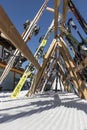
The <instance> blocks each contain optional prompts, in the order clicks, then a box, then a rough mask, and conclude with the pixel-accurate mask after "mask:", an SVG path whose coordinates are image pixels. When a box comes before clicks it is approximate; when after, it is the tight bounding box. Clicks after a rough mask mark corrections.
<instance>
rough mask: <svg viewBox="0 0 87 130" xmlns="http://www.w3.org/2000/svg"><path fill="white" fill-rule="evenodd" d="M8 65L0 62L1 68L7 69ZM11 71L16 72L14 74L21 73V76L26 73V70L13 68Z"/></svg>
mask: <svg viewBox="0 0 87 130" xmlns="http://www.w3.org/2000/svg"><path fill="white" fill-rule="evenodd" d="M6 65H7V64H5V63H2V62H0V68H5V67H6ZM11 71H14V72H16V73H19V74H23V73H24V70H21V69H16V68H11Z"/></svg>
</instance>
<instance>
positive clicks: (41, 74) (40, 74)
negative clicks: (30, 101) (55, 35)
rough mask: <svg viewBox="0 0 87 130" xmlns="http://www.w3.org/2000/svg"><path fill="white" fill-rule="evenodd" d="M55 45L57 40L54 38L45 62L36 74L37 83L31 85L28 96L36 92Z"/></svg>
mask: <svg viewBox="0 0 87 130" xmlns="http://www.w3.org/2000/svg"><path fill="white" fill-rule="evenodd" d="M55 46H56V40H55V39H54V40H53V41H52V43H51V45H50V47H49V49H48V51H47V53H46V55H45V56H44V61H43V64H42V68H41V69H40V70H39V71H38V73H37V75H36V80H35V81H36V83H34V84H33V85H32V86H31V88H30V89H29V91H28V93H27V96H28V95H29V94H30V95H31V94H32V93H34V92H35V90H36V88H37V87H38V84H39V82H40V80H41V77H42V76H43V74H44V70H45V68H46V65H47V62H48V60H49V58H50V56H51V54H52V52H53V50H54V49H55Z"/></svg>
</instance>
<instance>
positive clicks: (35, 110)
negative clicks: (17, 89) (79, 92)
mask: <svg viewBox="0 0 87 130" xmlns="http://www.w3.org/2000/svg"><path fill="white" fill-rule="evenodd" d="M25 94H26V91H22V92H21V93H20V95H19V97H18V98H17V99H11V98H10V95H11V93H10V92H1V93H0V101H1V102H0V130H10V129H11V130H87V101H85V100H82V99H80V98H79V97H78V96H76V95H75V94H74V93H66V92H59V91H58V92H56V93H55V92H54V91H50V92H45V93H42V94H40V93H39V94H35V95H34V96H32V97H26V96H24V95H25Z"/></svg>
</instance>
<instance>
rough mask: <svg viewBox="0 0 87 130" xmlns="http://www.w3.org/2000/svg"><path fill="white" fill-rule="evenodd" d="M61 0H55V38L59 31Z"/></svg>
mask: <svg viewBox="0 0 87 130" xmlns="http://www.w3.org/2000/svg"><path fill="white" fill-rule="evenodd" d="M59 5H60V0H54V38H56V37H57V32H58V10H59Z"/></svg>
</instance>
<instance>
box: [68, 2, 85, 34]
mask: <svg viewBox="0 0 87 130" xmlns="http://www.w3.org/2000/svg"><path fill="white" fill-rule="evenodd" d="M68 6H69V8H70V9H71V11H72V12H73V14H74V15H75V17H76V19H77V20H78V22H79V24H80V25H81V27H82V28H83V30H84V32H85V33H86V34H87V23H86V21H85V20H84V18H83V17H82V16H81V14H80V12H79V11H78V10H77V8H76V6H75V5H74V3H73V2H72V0H69V2H68Z"/></svg>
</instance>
